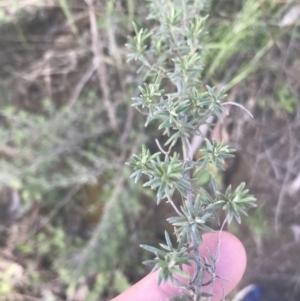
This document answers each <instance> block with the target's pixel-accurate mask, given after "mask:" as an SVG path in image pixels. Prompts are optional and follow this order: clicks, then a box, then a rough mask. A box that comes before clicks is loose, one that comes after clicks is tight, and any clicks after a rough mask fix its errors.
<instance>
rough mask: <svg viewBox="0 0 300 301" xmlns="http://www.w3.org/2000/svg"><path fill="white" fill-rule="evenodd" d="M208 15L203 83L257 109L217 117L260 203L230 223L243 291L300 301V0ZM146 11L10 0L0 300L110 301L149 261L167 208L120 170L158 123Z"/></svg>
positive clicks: (140, 5)
mask: <svg viewBox="0 0 300 301" xmlns="http://www.w3.org/2000/svg"><path fill="white" fill-rule="evenodd" d="M207 13H208V14H209V18H208V21H207V31H208V34H207V35H206V38H205V40H204V41H203V43H204V44H205V52H204V54H203V63H204V65H205V69H204V71H203V83H204V84H209V85H213V86H216V87H217V88H221V87H225V89H226V91H227V93H228V95H229V96H228V100H229V101H235V102H238V103H240V104H242V105H243V106H245V107H246V108H247V109H248V110H250V111H251V112H252V113H253V115H254V118H253V119H251V118H250V117H249V116H248V115H247V114H245V112H244V111H241V110H239V109H236V108H231V109H230V115H229V116H228V117H226V118H225V121H224V125H223V126H220V127H219V129H218V131H219V135H220V137H222V139H224V140H225V141H226V143H228V144H229V145H230V146H231V147H234V148H236V149H237V156H236V158H235V159H234V160H231V161H229V162H227V163H226V170H225V172H224V173H222V174H219V177H218V178H219V182H220V184H222V186H223V188H224V187H226V186H227V185H229V184H231V185H232V186H233V187H236V186H237V185H238V184H239V183H240V182H241V181H245V182H246V183H247V186H248V188H249V189H250V191H251V192H252V193H253V194H254V195H255V196H256V198H257V199H258V202H257V204H258V207H257V208H256V209H255V210H253V211H252V212H250V214H249V217H247V218H243V222H242V227H239V226H237V225H235V224H233V223H232V224H230V225H229V226H228V227H227V230H229V231H230V232H232V233H234V234H235V235H237V236H238V237H239V238H240V239H241V240H242V242H243V243H244V245H245V247H246V250H247V254H248V267H247V270H246V273H245V275H244V278H243V280H242V282H241V283H240V286H239V288H237V290H236V292H234V293H233V294H232V297H233V296H235V294H236V293H237V292H238V291H239V290H240V289H242V288H244V287H246V286H248V285H250V284H251V285H253V284H254V285H255V287H256V289H257V288H259V292H260V293H259V294H256V296H254V295H253V297H251V298H252V299H247V300H251V301H258V300H260V301H271V300H272V301H274V300H278V301H284V300H289V301H294V300H295V301H297V300H300V202H299V196H300V1H299V0H298V1H292V0H212V1H208V3H207ZM146 16H147V7H146V1H144V0H139V1H137V0H94V1H89V0H85V1H84V0H72V1H71V0H69V1H68V0H0V300H1V301H37V300H40V301H62V300H68V301H84V300H87V301H104V300H110V299H111V298H112V297H114V296H115V295H117V294H119V293H120V292H122V291H123V290H125V289H126V288H128V287H129V286H130V285H131V284H132V283H134V282H136V281H138V280H139V279H140V278H141V277H143V276H144V275H145V274H146V273H147V272H148V270H147V269H146V268H145V267H144V266H143V265H142V264H141V262H142V261H143V260H144V259H146V258H147V256H148V255H149V254H146V253H144V252H143V251H142V250H141V249H140V248H139V247H138V246H139V244H141V243H148V244H157V243H158V242H160V240H161V239H163V232H164V229H165V228H168V227H170V226H169V225H167V224H166V222H165V219H166V218H167V217H169V216H170V215H172V211H170V208H169V207H168V206H166V205H165V204H161V205H160V206H159V207H157V206H156V202H155V201H154V200H155V197H154V196H153V193H152V192H151V191H149V190H145V189H142V187H141V184H136V185H135V184H134V183H133V181H132V180H130V179H129V176H130V173H131V171H130V170H129V169H128V168H127V167H126V166H125V162H126V161H129V160H130V157H131V155H132V153H137V152H139V150H140V146H141V144H142V143H146V144H147V145H148V146H149V147H150V148H151V149H153V150H157V146H156V145H155V142H154V137H157V136H158V135H161V133H159V132H157V130H156V126H155V124H152V125H151V126H150V127H148V128H147V129H145V128H144V122H145V120H144V116H142V115H141V114H140V113H139V112H137V111H136V110H134V109H133V108H132V107H131V106H130V105H131V97H133V96H138V93H139V91H138V85H141V84H142V82H143V78H142V76H141V75H137V74H136V70H137V68H138V66H137V65H135V63H131V64H130V65H128V64H127V63H126V55H127V53H128V50H127V49H126V47H125V46H124V44H125V43H126V40H127V36H129V35H132V34H133V30H132V25H131V22H132V21H133V20H135V22H136V23H137V24H138V26H139V27H141V26H146V27H147V26H148V27H149V26H150V24H148V21H147V19H146ZM208 181H209V179H208V177H207V175H206V174H205V173H204V174H203V176H201V178H200V179H199V183H200V184H201V185H206V184H207V183H208ZM170 231H171V230H170ZM232 264H234V263H232ZM249 298H250V297H249ZM276 298H277V299H276ZM239 300H240V299H239ZM245 300H246V299H245Z"/></svg>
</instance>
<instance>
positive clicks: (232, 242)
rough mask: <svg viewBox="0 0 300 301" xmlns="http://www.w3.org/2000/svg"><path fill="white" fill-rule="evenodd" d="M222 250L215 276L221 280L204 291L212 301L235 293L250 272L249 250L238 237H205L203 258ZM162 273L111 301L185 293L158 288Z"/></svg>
mask: <svg viewBox="0 0 300 301" xmlns="http://www.w3.org/2000/svg"><path fill="white" fill-rule="evenodd" d="M219 238H221V239H220V240H219ZM218 247H219V250H218V253H219V260H218V262H217V266H216V272H215V273H216V275H217V276H219V277H218V278H216V279H215V281H214V283H213V284H212V285H209V286H205V287H204V288H203V291H208V292H212V293H213V294H214V296H213V297H212V298H211V301H220V300H222V297H223V296H224V295H227V294H228V293H229V292H230V291H232V289H233V288H234V287H235V286H236V285H237V284H238V282H239V281H240V279H241V278H242V276H243V274H244V271H245V268H246V253H245V249H244V247H243V245H242V243H241V242H240V241H239V240H238V239H237V238H236V237H235V236H234V235H232V234H230V233H228V232H224V231H223V232H222V233H221V235H220V232H215V233H208V234H204V235H203V245H202V247H201V248H200V253H201V254H202V255H204V256H206V255H208V250H209V252H210V253H211V254H215V252H216V250H217V248H218ZM158 272H159V271H157V272H154V273H150V274H149V275H147V276H146V277H145V278H143V279H142V280H141V281H139V282H138V283H136V284H135V285H133V286H132V287H131V288H129V289H128V290H127V291H125V292H124V293H123V294H121V295H119V296H117V297H116V298H114V299H113V300H111V301H153V300H155V301H166V300H168V299H169V298H171V297H173V296H176V295H178V294H180V293H182V292H181V291H180V289H179V288H177V287H174V286H173V285H172V284H171V283H169V282H167V283H163V284H161V285H160V286H157V277H158Z"/></svg>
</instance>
